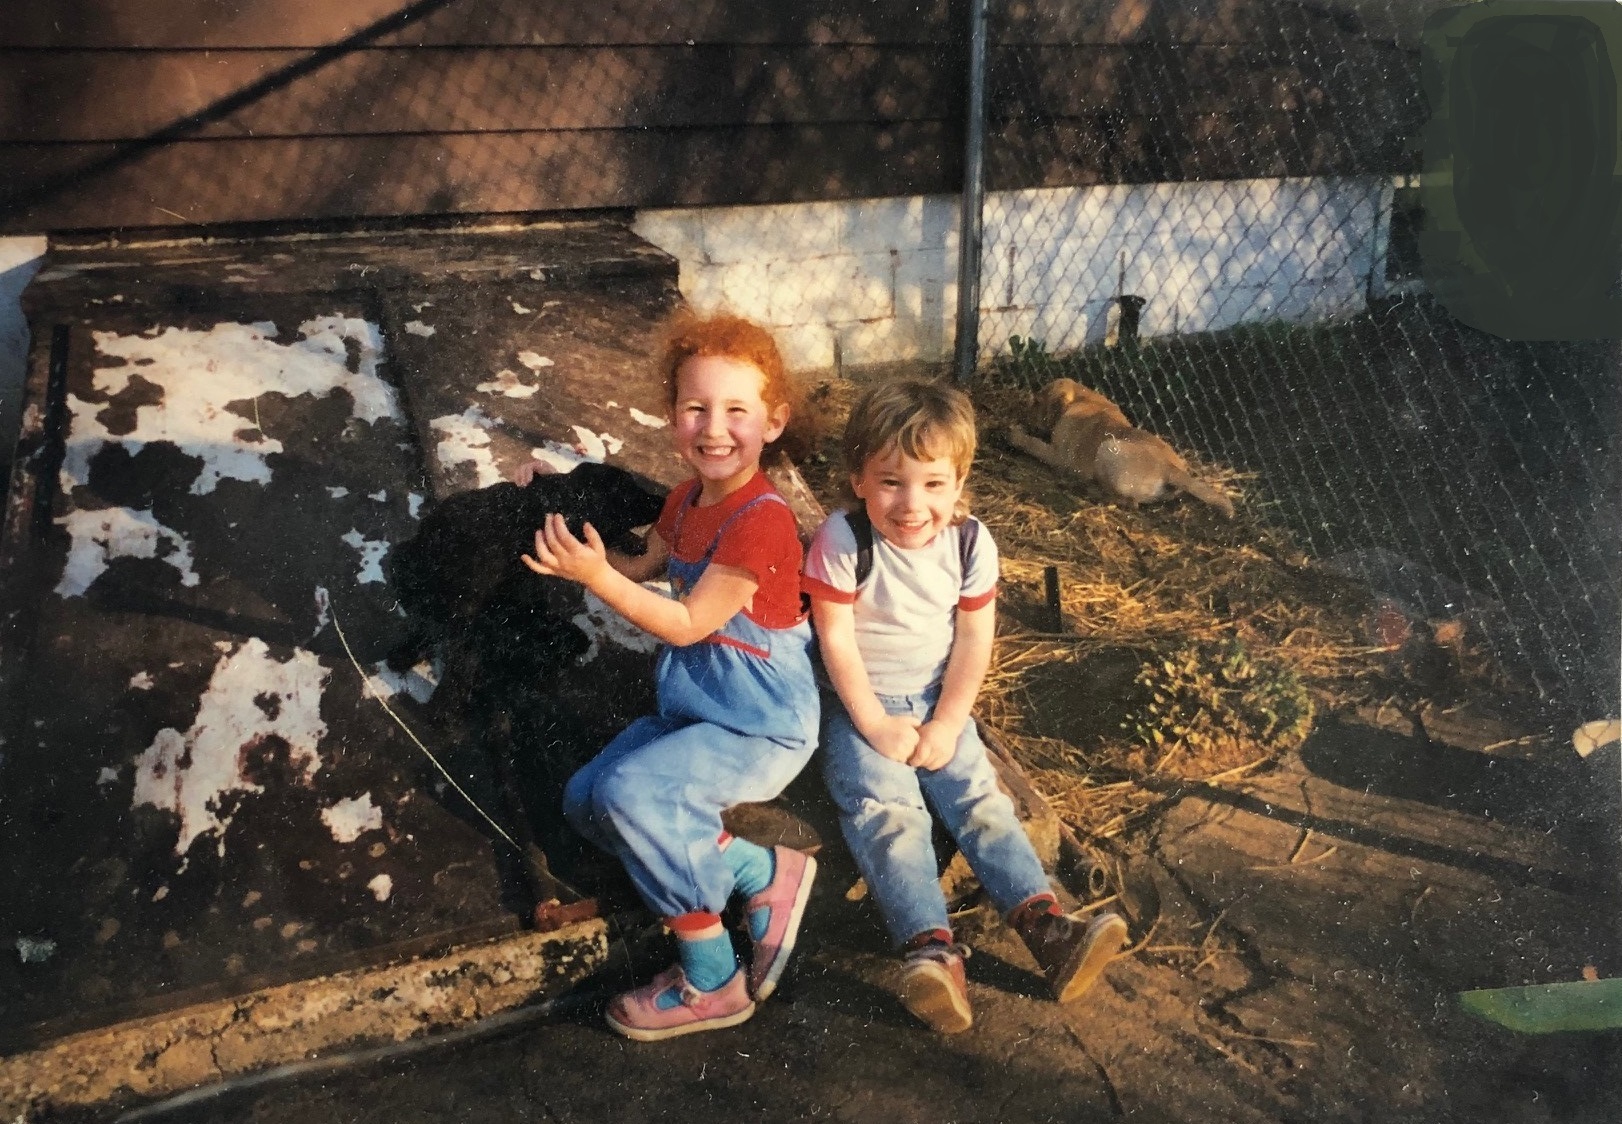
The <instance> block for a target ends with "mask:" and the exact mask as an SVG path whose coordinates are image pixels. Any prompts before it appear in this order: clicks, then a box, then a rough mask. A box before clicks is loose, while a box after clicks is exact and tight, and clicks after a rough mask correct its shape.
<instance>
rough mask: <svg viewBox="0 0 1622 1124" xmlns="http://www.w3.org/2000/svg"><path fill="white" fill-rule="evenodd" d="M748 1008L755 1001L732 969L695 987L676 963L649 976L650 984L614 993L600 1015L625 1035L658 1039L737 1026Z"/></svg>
mask: <svg viewBox="0 0 1622 1124" xmlns="http://www.w3.org/2000/svg"><path fill="white" fill-rule="evenodd" d="M661 1000H662V1001H661ZM754 1013H755V1003H754V1000H752V999H750V998H749V990H748V988H747V986H746V985H745V983H744V976H743V973H742V972H734V973H732V978H731V979H730V980H728V981H727V982H726V983H724V984H722V985H721V986H720V987H718V988H716V989H715V990H714V991H699V990H698V989H697V988H695V987H693V986H692V985H690V984H689V983H688V982H687V977H686V976H685V975H684V974H683V973H682V970H681V965H679V964H676V965H673V966H671V967H670V968H668V969H666V970H665V971H663V972H661V973H659V974H658V975H657V976H655V977H653V981H652V982H651V983H646V984H643V985H642V986H641V987H638V988H634V989H632V990H631V991H627V992H625V993H624V994H622V995H617V996H615V997H614V1001H613V1002H612V1003H610V1004H609V1005H608V1013H607V1016H606V1017H607V1019H608V1025H609V1026H611V1027H613V1028H614V1029H615V1030H617V1031H619V1032H620V1033H621V1034H623V1035H625V1037H627V1038H634V1039H636V1040H637V1041H638V1042H658V1041H659V1040H660V1039H662V1038H675V1037H677V1036H678V1035H682V1034H696V1033H697V1032H698V1031H701V1030H720V1029H721V1028H722V1027H727V1026H737V1025H738V1024H739V1023H741V1022H747V1021H748V1020H749V1016H750V1015H753V1014H754Z"/></svg>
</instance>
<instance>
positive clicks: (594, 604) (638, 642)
mask: <svg viewBox="0 0 1622 1124" xmlns="http://www.w3.org/2000/svg"><path fill="white" fill-rule="evenodd" d="M642 588H644V589H651V590H653V592H655V593H657V594H659V595H660V596H662V597H671V598H673V597H674V596H675V594H674V592H673V591H672V590H671V588H670V583H669V582H643V583H642ZM585 600H586V611H585V612H583V613H576V614H575V616H574V618H573V621H574V624H575V625H576V626H577V627H578V628H579V629H580V631H581V632H584V633H585V634H586V639H587V640H589V641H591V647H589V648H587V649H586V651H585V652H584V653H583V654H582V655H581V656H580V658H579V660H577V661H576V662H577V663H590V662H591V661H592V660H594V659H596V658H597V656H598V653H599V652H601V650H602V646H601V644H600V643H599V642H600V641H603V640H607V641H608V642H609V643H610V644H616V645H618V646H619V647H621V648H629V649H630V650H631V651H633V652H652V651H654V650H655V649H656V648H658V647H659V640H658V638H657V637H655V636H653V635H652V634H651V633H647V632H643V631H642V630H641V629H640V628H638V627H636V625H634V624H632V623H631V622H630V621H628V620H626V619H625V618H624V617H622V616H620V615H619V614H618V613H616V612H615V611H614V610H613V609H610V608H609V607H608V606H607V605H606V604H605V603H604V602H603V601H602V600H601V599H599V598H598V597H597V596H596V595H595V594H593V593H591V592H590V591H587V593H586V595H585Z"/></svg>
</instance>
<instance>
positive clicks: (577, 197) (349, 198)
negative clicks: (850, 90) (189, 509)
mask: <svg viewBox="0 0 1622 1124" xmlns="http://www.w3.org/2000/svg"><path fill="white" fill-rule="evenodd" d="M960 143H961V142H960V140H959V138H958V136H957V134H956V130H954V129H952V128H950V127H948V126H947V125H946V124H945V123H942V122H901V123H896V124H879V125H874V124H865V123H857V124H849V125H846V124H829V125H814V126H809V125H808V126H776V127H760V128H745V129H676V130H639V131H622V132H606V131H591V132H517V133H494V134H467V135H450V136H446V135H438V136H402V137H387V136H384V137H318V138H308V139H294V140H235V139H233V140H217V141H202V142H186V143H177V144H169V145H156V146H151V147H146V148H141V147H133V146H127V147H124V148H120V147H119V146H115V145H7V146H4V147H0V169H4V171H3V173H0V174H3V176H4V178H3V179H0V232H37V231H44V230H67V229H76V228H79V229H82V228H107V227H119V226H172V225H186V224H202V223H222V222H246V221H262V220H281V219H286V220H291V219H301V220H307V219H318V218H339V217H356V216H376V215H432V214H455V213H463V214H467V213H497V212H512V211H549V210H566V209H576V208H598V207H647V206H682V205H690V204H701V203H708V204H735V203H759V202H795V201H802V200H814V199H840V198H862V197H870V196H883V195H913V194H923V193H929V192H941V191H951V190H955V188H956V185H957V182H958V177H959V175H960V172H959V167H960V165H959V155H958V152H959V147H960Z"/></svg>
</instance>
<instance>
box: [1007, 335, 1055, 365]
mask: <svg viewBox="0 0 1622 1124" xmlns="http://www.w3.org/2000/svg"><path fill="white" fill-rule="evenodd" d="M1008 354H1009V355H1010V356H1012V357H1013V360H1014V362H1016V363H1029V364H1032V365H1037V364H1041V363H1046V362H1048V361H1049V360H1050V359H1052V356H1051V355H1049V354H1048V345H1047V344H1046V343H1044V342H1043V341H1041V340H1039V339H1036V338H1035V337H1034V336H1009V337H1008Z"/></svg>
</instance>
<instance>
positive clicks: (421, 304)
mask: <svg viewBox="0 0 1622 1124" xmlns="http://www.w3.org/2000/svg"><path fill="white" fill-rule="evenodd" d="M433 307H434V302H433V301H419V302H418V303H416V304H414V305H412V306H411V311H412V312H421V311H422V310H423V309H425V308H433Z"/></svg>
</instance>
